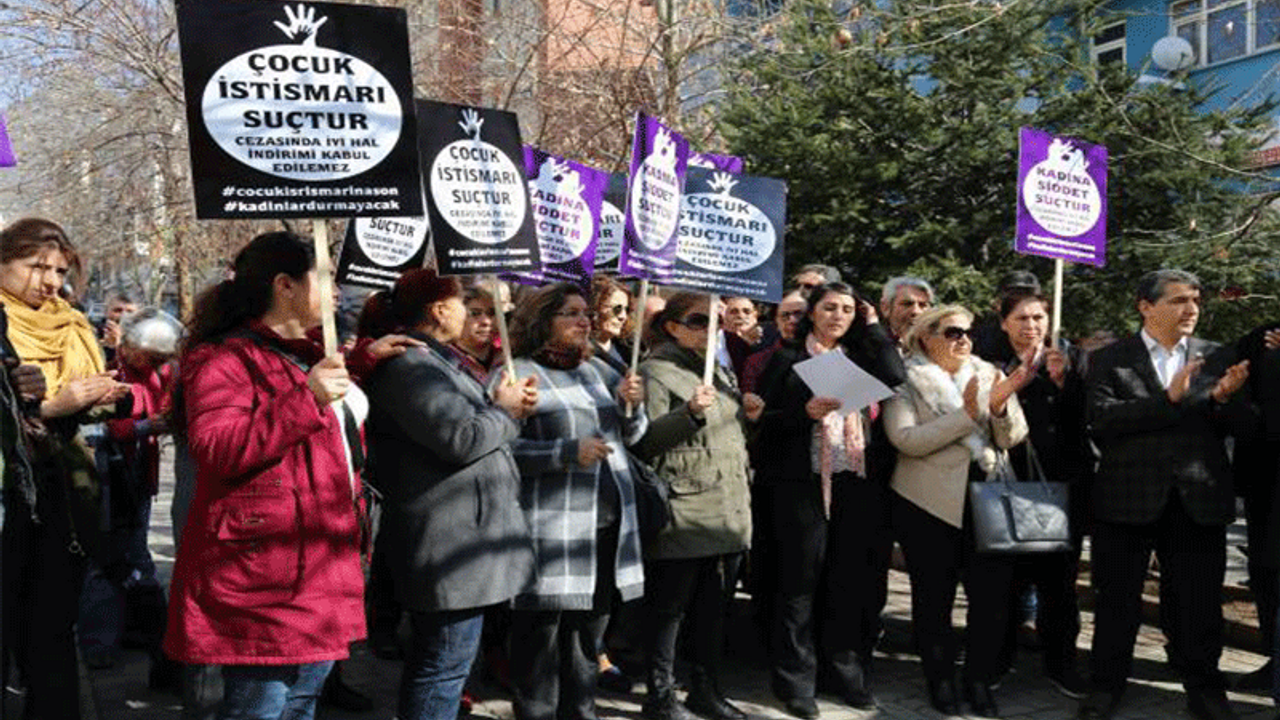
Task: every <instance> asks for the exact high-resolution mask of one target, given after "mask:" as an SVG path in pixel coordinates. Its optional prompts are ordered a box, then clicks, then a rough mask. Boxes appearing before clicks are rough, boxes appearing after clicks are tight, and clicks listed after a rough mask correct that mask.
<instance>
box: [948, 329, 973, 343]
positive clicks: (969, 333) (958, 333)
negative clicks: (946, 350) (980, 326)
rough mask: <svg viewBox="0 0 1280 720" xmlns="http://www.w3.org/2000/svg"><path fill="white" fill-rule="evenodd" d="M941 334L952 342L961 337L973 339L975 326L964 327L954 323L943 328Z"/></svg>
mask: <svg viewBox="0 0 1280 720" xmlns="http://www.w3.org/2000/svg"><path fill="white" fill-rule="evenodd" d="M941 335H942V337H944V338H946V339H947V340H950V341H951V342H955V341H957V340H959V339H960V338H969V339H970V340H973V328H962V327H956V326H954V325H952V326H951V327H947V328H943V329H942V333H941Z"/></svg>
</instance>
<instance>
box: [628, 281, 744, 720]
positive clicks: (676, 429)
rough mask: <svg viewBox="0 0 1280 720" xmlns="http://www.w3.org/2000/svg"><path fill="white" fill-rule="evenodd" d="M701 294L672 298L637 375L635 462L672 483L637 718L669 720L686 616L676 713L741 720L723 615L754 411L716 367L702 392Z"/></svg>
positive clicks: (738, 536)
mask: <svg viewBox="0 0 1280 720" xmlns="http://www.w3.org/2000/svg"><path fill="white" fill-rule="evenodd" d="M709 307H710V306H709V303H708V301H707V296H706V294H705V293H693V292H681V293H677V294H675V295H674V296H672V297H671V299H670V300H668V301H667V306H666V308H665V309H664V310H663V311H662V312H661V313H659V314H658V316H657V317H655V318H654V320H653V337H654V338H655V345H654V348H653V352H652V353H651V354H650V355H649V358H648V359H647V360H645V361H644V362H643V363H642V364H641V365H640V374H641V376H642V377H644V379H645V397H646V398H647V399H648V403H647V405H648V413H649V431H648V432H647V433H645V436H644V438H643V439H642V440H641V441H640V444H638V445H637V446H636V454H637V455H639V456H640V457H641V458H642V459H644V460H647V461H649V462H652V463H653V464H654V466H655V469H656V470H658V472H659V473H660V474H662V475H663V476H664V477H666V478H667V479H668V480H669V481H670V483H671V524H670V525H669V526H667V527H666V528H664V529H663V530H662V531H661V532H660V533H658V536H657V538H655V539H654V540H653V542H652V543H651V544H650V545H648V546H647V547H646V548H645V576H646V577H647V579H648V584H649V592H648V593H646V594H645V607H646V610H647V623H646V626H645V631H644V637H645V640H646V645H647V647H646V650H647V655H648V662H649V677H648V697H647V698H646V699H645V704H644V715H645V717H646V718H649V719H650V720H677V719H678V718H681V717H683V716H684V715H683V710H682V709H681V708H680V707H679V701H677V700H676V696H675V689H676V680H675V659H676V638H677V636H678V635H679V633H680V628H681V625H682V622H681V621H682V619H683V618H684V616H685V613H686V610H687V611H688V614H689V623H688V624H687V625H686V627H687V628H688V631H689V632H691V633H692V634H693V643H692V644H693V655H694V657H693V661H694V664H693V683H692V685H691V686H690V689H689V697H688V698H687V699H686V700H685V705H686V706H687V707H688V708H689V709H690V710H692V711H693V712H695V713H697V714H698V715H700V716H702V717H705V718H711V719H712V720H745V719H746V714H745V713H743V712H742V711H741V710H739V709H738V708H736V707H734V706H733V705H731V704H730V703H729V701H728V700H726V699H725V697H724V695H723V694H722V693H721V692H720V687H719V681H718V677H717V676H718V671H719V667H720V664H721V651H722V649H723V648H724V623H725V614H726V613H727V612H728V602H729V599H730V598H731V597H732V595H733V588H734V586H735V585H736V583H737V580H738V569H739V567H740V565H741V563H742V556H743V553H744V552H745V551H746V549H747V547H748V546H749V545H750V543H751V500H750V495H751V493H750V490H749V489H748V487H747V438H746V423H747V421H749V420H750V421H753V420H755V419H757V418H759V417H760V412H761V410H763V409H764V404H763V401H762V400H761V399H760V398H759V397H758V396H756V395H745V396H744V395H742V394H741V393H739V392H738V390H737V388H736V386H735V385H734V382H733V378H732V376H731V375H729V374H728V372H727V371H726V370H725V369H724V368H723V367H721V366H720V365H719V363H717V364H716V375H715V379H714V386H708V385H703V384H702V372H703V367H704V365H705V362H704V360H703V355H704V354H705V353H706V350H707V327H708V325H709V324H710V315H709V313H710V309H709Z"/></svg>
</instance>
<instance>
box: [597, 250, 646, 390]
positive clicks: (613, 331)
mask: <svg viewBox="0 0 1280 720" xmlns="http://www.w3.org/2000/svg"><path fill="white" fill-rule="evenodd" d="M591 318H592V323H591V346H592V349H593V350H594V351H595V356H596V357H598V358H600V359H601V360H603V361H604V362H606V363H608V364H609V366H610V367H612V368H613V369H614V370H616V371H618V373H620V374H622V375H625V374H627V371H628V370H629V369H630V367H631V343H630V338H631V334H632V333H633V332H635V324H634V322H633V321H632V319H631V293H630V291H628V290H627V288H626V286H624V285H623V284H622V283H620V282H618V281H617V280H614V279H613V278H611V277H609V276H608V275H596V276H595V277H594V278H593V279H592V280H591Z"/></svg>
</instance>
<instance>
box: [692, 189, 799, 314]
mask: <svg viewBox="0 0 1280 720" xmlns="http://www.w3.org/2000/svg"><path fill="white" fill-rule="evenodd" d="M786 223H787V184H786V183H784V182H782V181H781V180H775V179H773V178H765V177H754V176H751V175H730V174H729V173H726V172H721V171H713V170H706V169H703V168H689V175H688V177H687V179H686V180H685V192H684V199H683V201H682V204H681V210H680V227H679V230H678V235H679V238H680V239H679V243H678V245H677V249H676V267H675V272H674V273H673V274H672V276H671V280H670V281H669V284H671V285H676V286H678V287H683V288H687V289H690V290H700V291H703V292H709V293H714V294H717V295H728V296H734V297H749V298H751V299H753V300H763V301H765V302H779V301H780V300H781V299H782V263H783V249H784V247H783V246H784V243H783V237H784V234H785V232H786Z"/></svg>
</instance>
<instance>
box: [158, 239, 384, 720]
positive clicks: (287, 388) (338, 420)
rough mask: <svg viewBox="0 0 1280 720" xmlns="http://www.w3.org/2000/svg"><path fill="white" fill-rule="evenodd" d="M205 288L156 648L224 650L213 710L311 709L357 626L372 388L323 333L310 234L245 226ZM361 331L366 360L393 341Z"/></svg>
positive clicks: (209, 659) (187, 382)
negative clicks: (184, 498) (179, 529)
mask: <svg viewBox="0 0 1280 720" xmlns="http://www.w3.org/2000/svg"><path fill="white" fill-rule="evenodd" d="M234 272H235V276H234V278H233V279H230V280H224V281H223V282H221V283H219V284H217V285H215V286H214V287H213V288H211V289H210V290H208V291H206V292H205V294H204V295H202V296H201V297H200V298H199V299H198V301H197V303H196V309H195V313H194V317H193V319H192V321H191V326H190V335H189V336H188V338H187V340H186V344H185V347H184V348H183V354H182V357H181V360H180V366H181V383H180V388H179V391H178V392H179V395H178V397H177V398H175V402H174V413H175V416H176V417H177V418H178V419H179V421H181V420H182V419H185V437H186V441H187V445H188V447H189V448H190V452H191V457H192V459H193V461H194V463H195V466H196V489H195V497H194V499H193V500H192V501H191V508H190V511H189V514H188V517H187V523H186V528H185V530H184V531H183V533H182V545H181V547H180V548H179V549H178V557H177V562H176V565H175V566H174V571H173V584H172V596H171V600H170V612H169V626H168V629H167V631H166V632H165V639H164V649H165V653H166V654H168V655H169V656H170V657H172V658H174V659H175V660H178V661H180V662H183V663H187V664H189V665H221V666H222V676H223V680H224V683H225V692H224V696H223V701H222V704H221V706H220V707H219V709H218V717H219V718H220V719H230V718H247V717H252V718H276V717H287V718H290V719H291V720H292V719H302V720H307V719H309V718H311V717H313V716H314V714H315V705H316V698H317V697H318V696H319V694H320V690H321V688H322V687H323V685H324V681H325V678H326V676H328V674H329V670H330V668H331V667H332V666H333V663H334V661H335V660H340V659H342V658H345V657H346V656H347V654H348V646H349V644H350V643H351V642H353V641H355V640H359V639H361V638H363V637H364V631H365V626H364V603H363V595H364V576H363V573H362V572H361V566H360V547H361V517H360V515H361V513H362V508H361V503H360V477H359V467H360V465H361V462H362V460H363V457H364V453H363V451H362V449H361V445H360V442H361V441H360V437H359V431H358V424H359V423H360V422H361V421H362V420H363V415H364V414H365V413H366V412H367V410H368V401H367V400H366V399H365V398H364V395H363V393H361V392H360V390H359V388H357V387H356V386H355V385H354V384H353V383H352V381H351V377H350V376H349V375H348V373H347V366H346V363H345V362H344V360H343V358H342V356H340V355H336V354H335V355H330V356H327V357H326V356H325V355H324V350H323V346H322V345H321V344H320V342H319V340H318V330H319V327H320V320H321V316H320V294H321V293H322V292H333V288H332V287H321V283H320V281H319V279H318V277H317V275H316V268H315V254H314V250H313V246H312V244H311V243H310V242H307V241H305V240H303V239H301V238H299V237H297V236H295V235H293V234H291V233H287V232H273V233H266V234H263V235H259V236H258V237H256V238H254V239H253V240H252V241H251V242H250V243H249V244H248V245H247V246H245V248H244V249H243V250H241V251H240V253H239V254H238V255H237V256H236V259H235V264H234ZM399 344H400V343H399V339H395V338H384V339H383V340H380V341H378V342H377V343H373V344H372V345H370V346H369V347H368V348H367V350H365V351H364V352H367V353H368V354H369V355H370V356H371V359H374V358H379V357H387V356H390V355H394V354H396V353H397V352H403V348H401V347H399Z"/></svg>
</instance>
